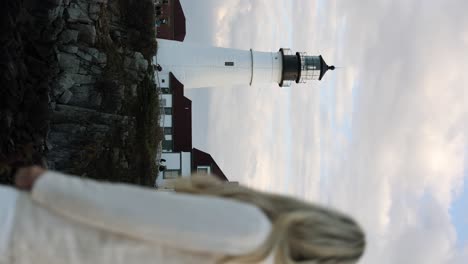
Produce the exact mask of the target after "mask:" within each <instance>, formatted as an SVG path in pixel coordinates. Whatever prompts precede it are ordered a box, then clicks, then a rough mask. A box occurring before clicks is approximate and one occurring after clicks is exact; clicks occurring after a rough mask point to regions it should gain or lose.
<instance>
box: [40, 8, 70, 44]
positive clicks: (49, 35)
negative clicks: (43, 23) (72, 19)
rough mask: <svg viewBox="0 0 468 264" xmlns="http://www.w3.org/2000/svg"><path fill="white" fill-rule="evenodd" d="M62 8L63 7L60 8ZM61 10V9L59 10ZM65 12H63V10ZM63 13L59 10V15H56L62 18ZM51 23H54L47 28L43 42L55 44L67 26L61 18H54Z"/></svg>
mask: <svg viewBox="0 0 468 264" xmlns="http://www.w3.org/2000/svg"><path fill="white" fill-rule="evenodd" d="M60 8H62V7H60ZM57 9H59V8H57ZM62 11H63V10H62ZM62 11H60V10H58V11H57V12H58V13H57V14H56V15H55V16H56V17H58V16H62V13H61V12H62ZM51 21H54V22H53V23H52V25H51V26H49V27H46V29H45V30H44V31H43V32H42V36H41V38H42V40H43V41H46V42H54V41H56V40H57V36H58V35H59V34H60V32H62V30H63V27H64V26H65V21H63V19H61V18H58V19H56V18H53V19H51Z"/></svg>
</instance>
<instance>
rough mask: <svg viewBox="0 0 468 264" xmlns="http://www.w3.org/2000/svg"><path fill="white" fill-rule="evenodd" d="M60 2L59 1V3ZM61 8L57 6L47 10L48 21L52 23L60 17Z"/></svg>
mask: <svg viewBox="0 0 468 264" xmlns="http://www.w3.org/2000/svg"><path fill="white" fill-rule="evenodd" d="M60 2H61V1H60ZM63 10H64V8H63V6H57V7H56V8H53V9H50V10H49V12H48V13H49V21H54V20H56V19H57V18H58V17H61V16H62V14H63Z"/></svg>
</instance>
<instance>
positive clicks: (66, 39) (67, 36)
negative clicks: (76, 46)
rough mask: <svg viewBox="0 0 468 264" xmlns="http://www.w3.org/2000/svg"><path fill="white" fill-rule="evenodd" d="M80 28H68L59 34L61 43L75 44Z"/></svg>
mask: <svg viewBox="0 0 468 264" xmlns="http://www.w3.org/2000/svg"><path fill="white" fill-rule="evenodd" d="M78 33H79V32H78V30H73V29H66V30H64V31H63V32H62V33H61V34H60V36H59V42H60V43H61V44H73V43H76V42H77V41H78Z"/></svg>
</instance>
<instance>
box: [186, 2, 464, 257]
mask: <svg viewBox="0 0 468 264" xmlns="http://www.w3.org/2000/svg"><path fill="white" fill-rule="evenodd" d="M181 2H182V5H183V8H184V11H185V15H186V17H187V37H186V39H185V41H186V42H195V43H200V44H206V45H213V46H222V47H228V48H238V49H250V48H252V49H254V50H259V51H277V50H278V49H279V48H281V47H283V48H284V47H289V48H291V49H292V50H294V51H305V52H308V53H309V54H310V55H318V54H321V55H322V56H323V57H324V59H325V60H326V61H327V62H328V63H329V64H335V65H337V66H340V67H342V68H340V69H338V70H336V71H334V72H328V73H327V74H326V76H325V78H324V79H323V80H322V81H320V82H318V81H313V82H309V83H307V84H298V85H293V86H292V87H290V88H284V87H283V88H280V87H278V85H277V84H265V85H256V86H252V87H250V86H248V85H246V86H237V87H230V88H220V87H218V88H217V87H212V88H203V89H187V90H186V95H187V96H188V97H189V98H190V99H192V102H193V114H192V115H193V144H194V147H197V148H200V149H202V150H204V151H207V152H209V153H211V155H212V156H213V157H214V159H215V160H216V161H217V163H218V164H219V165H220V167H221V168H222V170H223V171H224V172H225V174H226V175H227V177H228V178H229V179H230V180H233V181H239V182H241V183H243V184H246V185H249V186H251V187H254V188H258V189H261V190H268V191H274V192H279V193H283V194H288V195H293V196H296V197H299V198H302V199H306V200H308V201H312V202H317V203H322V204H326V205H328V206H330V207H334V208H338V209H340V210H342V211H345V212H347V213H348V214H350V215H352V216H353V217H354V218H356V219H357V220H358V221H359V223H360V224H361V225H362V226H363V228H364V230H365V232H366V235H367V241H368V246H367V249H366V252H365V254H364V257H363V258H362V260H361V262H360V263H383V264H386V263H389V264H390V263H411V264H413V263H437V264H439V263H450V264H462V263H467V262H466V261H467V260H468V209H467V208H468V157H467V156H468V155H467V153H468V152H467V151H468V126H467V125H466V124H468V92H466V91H468V90H467V89H468V74H467V69H468V16H466V10H468V1H465V0H444V1H442V0H441V1H435V0H428V1H408V0H392V1H389V0H373V1H369V0H355V1H314V0H310V1H308V0H294V1H291V0H251V1H248V0H228V1H221V0H196V1H194V0H182V1H181Z"/></svg>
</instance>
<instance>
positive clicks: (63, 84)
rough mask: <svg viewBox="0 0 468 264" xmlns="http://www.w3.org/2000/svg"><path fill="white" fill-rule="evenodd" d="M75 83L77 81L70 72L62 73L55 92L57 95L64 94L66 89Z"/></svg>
mask: <svg viewBox="0 0 468 264" xmlns="http://www.w3.org/2000/svg"><path fill="white" fill-rule="evenodd" d="M74 84H75V81H74V80H73V79H72V78H71V76H70V74H66V73H62V74H61V75H60V76H59V77H58V79H57V81H56V85H55V87H54V89H53V94H54V95H55V96H57V95H59V94H63V93H64V92H65V90H68V89H70V88H71V87H72V86H73V85H74Z"/></svg>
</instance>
